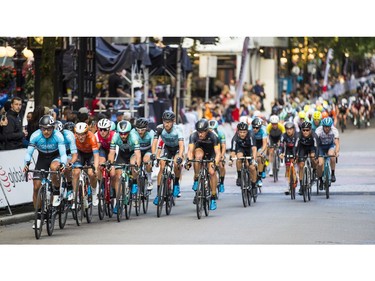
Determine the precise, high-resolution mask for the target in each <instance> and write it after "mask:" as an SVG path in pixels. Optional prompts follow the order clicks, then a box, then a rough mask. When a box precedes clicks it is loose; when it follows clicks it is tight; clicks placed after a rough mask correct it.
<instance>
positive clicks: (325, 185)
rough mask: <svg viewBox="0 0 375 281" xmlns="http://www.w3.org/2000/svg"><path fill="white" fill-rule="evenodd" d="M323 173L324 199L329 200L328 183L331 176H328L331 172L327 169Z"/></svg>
mask: <svg viewBox="0 0 375 281" xmlns="http://www.w3.org/2000/svg"><path fill="white" fill-rule="evenodd" d="M324 173H325V181H324V188H325V190H326V198H327V199H328V198H329V181H330V178H331V175H330V173H331V172H330V171H329V168H328V167H327V168H325V169H324Z"/></svg>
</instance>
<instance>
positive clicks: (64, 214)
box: [58, 198, 69, 229]
mask: <svg viewBox="0 0 375 281" xmlns="http://www.w3.org/2000/svg"><path fill="white" fill-rule="evenodd" d="M58 208H59V210H58V213H59V227H60V229H63V228H64V227H65V224H66V220H67V218H68V212H69V202H68V201H67V199H66V198H64V199H63V200H62V202H61V204H60V206H59V207H58Z"/></svg>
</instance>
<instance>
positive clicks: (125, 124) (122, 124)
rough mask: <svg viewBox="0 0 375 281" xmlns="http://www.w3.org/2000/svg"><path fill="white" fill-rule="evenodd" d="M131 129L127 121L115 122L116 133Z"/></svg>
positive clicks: (127, 131) (126, 131)
mask: <svg viewBox="0 0 375 281" xmlns="http://www.w3.org/2000/svg"><path fill="white" fill-rule="evenodd" d="M131 129H132V125H131V124H130V122H129V121H126V120H122V121H120V122H118V124H117V132H118V133H129V132H130V131H131Z"/></svg>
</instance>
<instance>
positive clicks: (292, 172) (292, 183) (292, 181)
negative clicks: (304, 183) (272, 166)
mask: <svg viewBox="0 0 375 281" xmlns="http://www.w3.org/2000/svg"><path fill="white" fill-rule="evenodd" d="M286 162H288V163H290V166H289V174H288V175H287V177H288V182H289V189H290V198H291V199H292V200H294V199H296V187H297V183H298V180H297V172H296V169H295V167H294V156H293V155H286Z"/></svg>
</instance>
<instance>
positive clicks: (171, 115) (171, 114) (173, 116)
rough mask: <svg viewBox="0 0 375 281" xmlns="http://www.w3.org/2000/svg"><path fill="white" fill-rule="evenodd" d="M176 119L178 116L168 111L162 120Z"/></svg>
mask: <svg viewBox="0 0 375 281" xmlns="http://www.w3.org/2000/svg"><path fill="white" fill-rule="evenodd" d="M175 118H176V115H175V114H174V113H173V111H170V110H167V111H164V113H163V116H162V119H163V121H164V120H170V121H173V120H174V119H175Z"/></svg>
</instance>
